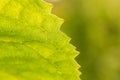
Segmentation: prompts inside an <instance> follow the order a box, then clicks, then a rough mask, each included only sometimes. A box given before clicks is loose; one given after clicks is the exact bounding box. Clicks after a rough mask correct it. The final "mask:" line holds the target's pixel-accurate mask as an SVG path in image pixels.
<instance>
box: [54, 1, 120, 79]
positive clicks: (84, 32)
mask: <svg viewBox="0 0 120 80" xmlns="http://www.w3.org/2000/svg"><path fill="white" fill-rule="evenodd" d="M53 13H55V14H57V15H59V16H61V17H63V18H65V19H66V22H65V23H64V25H63V27H62V30H64V32H66V33H67V34H68V35H69V36H71V37H72V43H73V44H74V45H76V46H77V48H78V50H79V51H80V52H81V54H80V55H79V56H78V57H77V60H78V62H79V63H80V64H81V66H82V68H81V71H82V76H81V78H82V80H120V0H61V2H58V3H55V8H54V10H53Z"/></svg>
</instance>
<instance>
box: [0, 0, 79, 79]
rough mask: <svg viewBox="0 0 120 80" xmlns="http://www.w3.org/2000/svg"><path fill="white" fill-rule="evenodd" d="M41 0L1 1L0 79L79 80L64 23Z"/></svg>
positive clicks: (73, 52) (77, 66)
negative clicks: (63, 26) (64, 30)
mask: <svg viewBox="0 0 120 80" xmlns="http://www.w3.org/2000/svg"><path fill="white" fill-rule="evenodd" d="M51 8H52V5H51V4H48V3H46V2H44V1H42V0H0V80H80V79H79V71H78V68H79V65H78V64H77V63H76V61H75V60H74V58H75V57H76V56H77V55H78V52H77V51H76V50H75V47H74V46H72V45H71V44H70V43H69V42H70V38H69V37H67V36H66V35H65V34H64V33H62V32H61V31H60V26H61V24H62V23H63V20H62V19H60V18H58V17H56V16H55V15H53V14H51Z"/></svg>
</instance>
